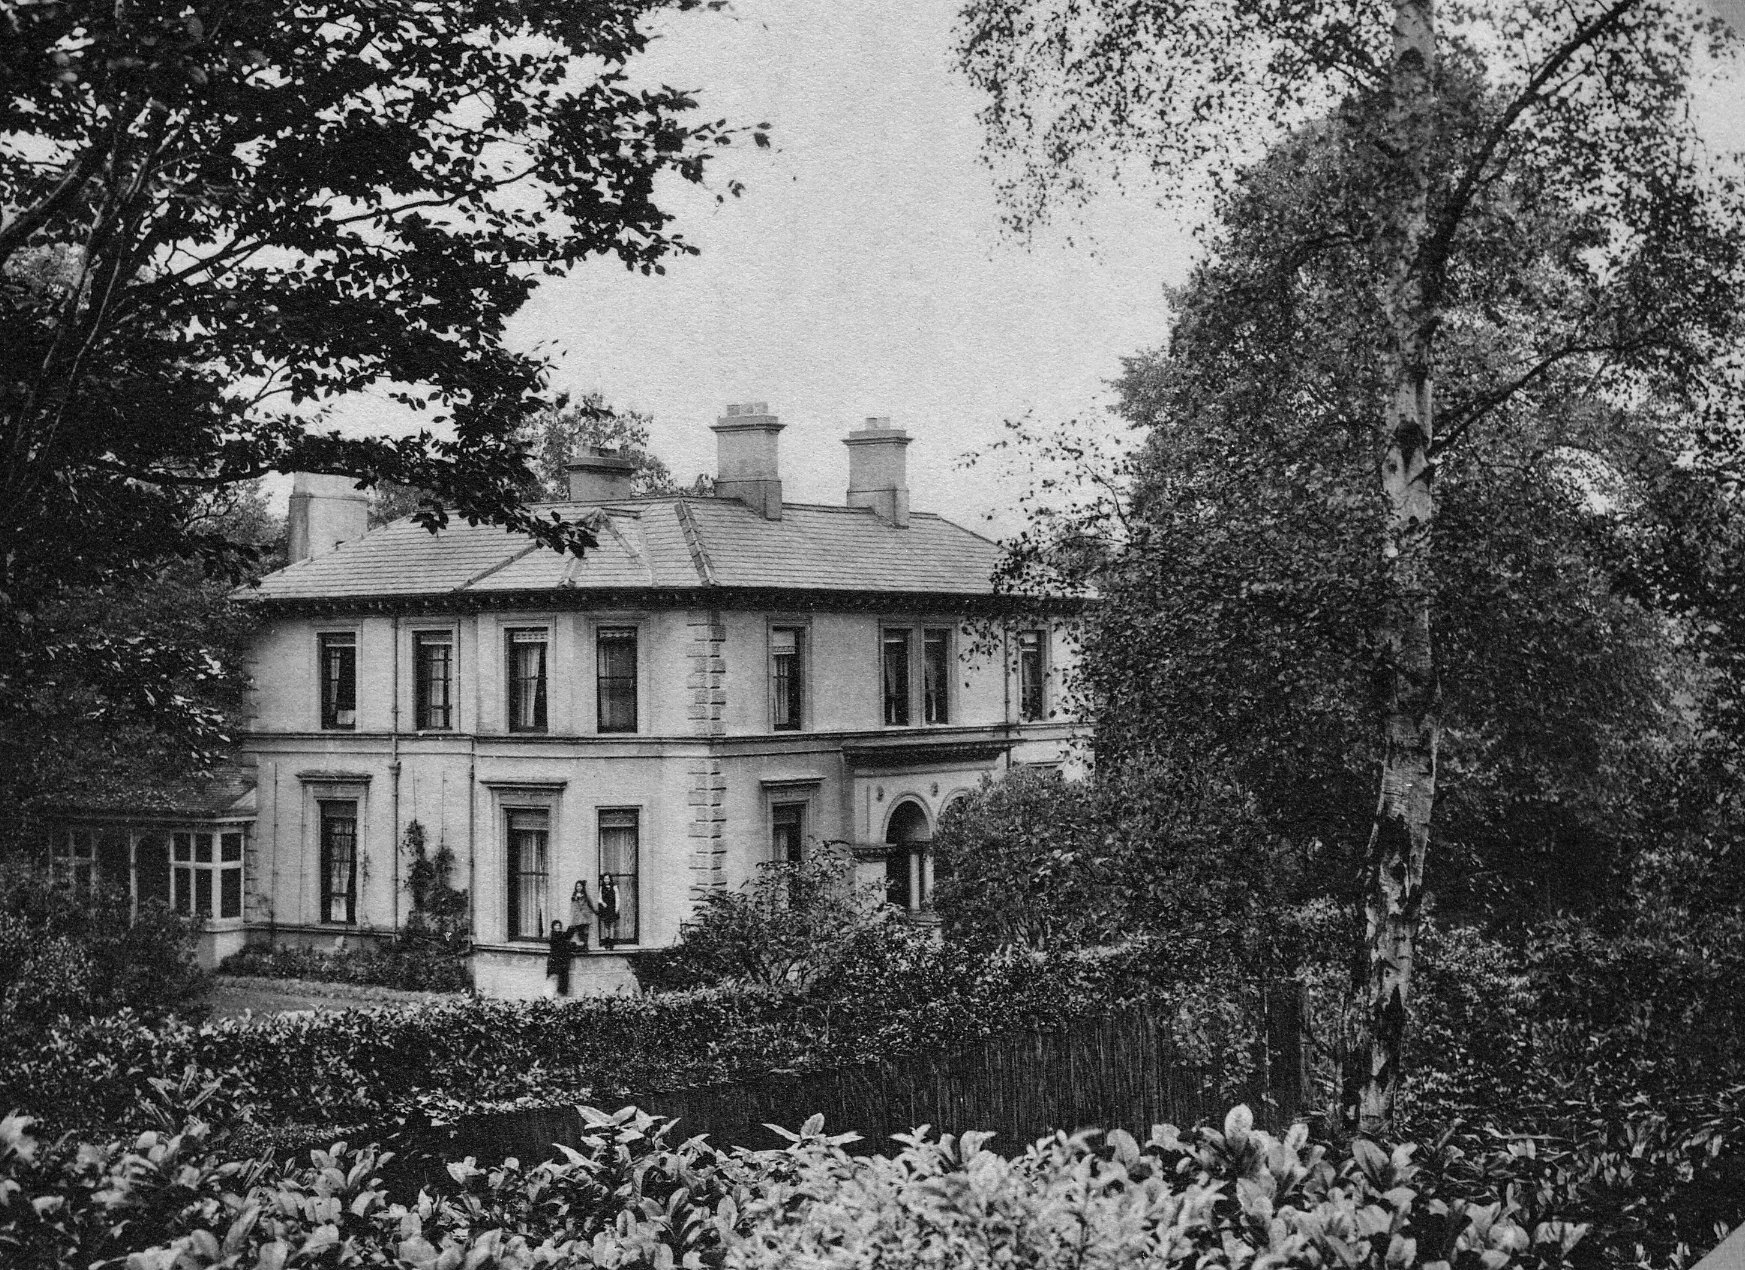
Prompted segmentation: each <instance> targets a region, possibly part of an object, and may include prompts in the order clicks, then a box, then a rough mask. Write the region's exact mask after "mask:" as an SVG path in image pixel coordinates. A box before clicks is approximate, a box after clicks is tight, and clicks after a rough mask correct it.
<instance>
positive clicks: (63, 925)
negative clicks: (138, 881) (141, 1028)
mask: <svg viewBox="0 0 1745 1270" xmlns="http://www.w3.org/2000/svg"><path fill="white" fill-rule="evenodd" d="M205 988H206V976H205V975H204V974H202V973H201V971H200V970H199V968H198V967H197V966H196V965H195V963H194V926H193V923H192V922H190V921H189V920H188V919H186V918H183V917H180V916H178V915H177V914H175V913H173V912H171V911H170V910H169V909H168V908H166V907H164V906H163V905H161V904H157V903H146V904H144V905H142V906H141V910H140V912H139V913H138V915H137V916H133V917H131V918H130V915H129V903H128V898H127V896H126V894H125V893H123V892H119V891H116V890H114V889H112V888H108V887H102V888H99V889H98V890H97V891H96V892H95V893H91V892H89V891H86V890H84V889H79V890H75V889H74V888H73V887H72V886H71V885H69V884H68V883H67V882H66V881H65V880H63V879H57V878H55V877H52V876H51V875H50V874H49V873H48V871H47V870H46V869H44V868H42V867H41V866H39V865H36V864H33V863H29V862H26V861H23V860H17V859H13V860H8V861H7V862H6V865H5V868H4V870H3V871H0V1049H14V1048H26V1047H29V1046H31V1045H34V1044H35V1043H37V1041H38V1040H39V1039H40V1038H41V1036H42V1034H43V1032H44V1031H45V1030H47V1029H49V1028H50V1027H51V1026H52V1025H53V1024H54V1023H55V1022H56V1020H64V1019H86V1018H97V1017H100V1016H102V1015H105V1014H109V1013H111V1012H114V1011H117V1010H123V1009H125V1010H130V1011H132V1012H134V1013H135V1014H137V1015H139V1016H141V1017H142V1018H145V1019H151V1020H155V1019H160V1018H162V1017H164V1016H166V1015H169V1014H172V1013H176V1014H183V1015H189V1014H198V1013H200V1012H201V1009H202V1007H201V1006H200V1005H199V998H200V996H201V994H202V993H203V992H204V991H205Z"/></svg>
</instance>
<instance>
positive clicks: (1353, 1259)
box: [0, 1107, 1583, 1270]
mask: <svg viewBox="0 0 1745 1270" xmlns="http://www.w3.org/2000/svg"><path fill="white" fill-rule="evenodd" d="M585 1110H586V1109H585ZM586 1115H587V1118H588V1120H589V1121H590V1123H591V1124H592V1125H593V1126H594V1128H595V1130H596V1132H594V1133H591V1134H589V1135H587V1136H586V1137H585V1139H584V1140H583V1142H582V1143H581V1146H580V1149H578V1150H572V1151H568V1152H566V1158H565V1159H563V1160H560V1161H555V1162H552V1163H546V1164H539V1165H535V1166H532V1167H522V1166H521V1165H519V1164H517V1163H515V1162H512V1161H511V1162H508V1163H506V1164H504V1165H503V1166H501V1167H498V1168H493V1169H480V1168H477V1167H475V1166H473V1165H472V1164H471V1163H470V1162H461V1163H455V1164H452V1165H451V1166H450V1167H449V1169H448V1171H447V1173H448V1176H447V1177H446V1178H445V1179H442V1182H441V1184H440V1185H438V1186H436V1187H435V1188H433V1189H430V1190H426V1191H424V1192H421V1193H420V1194H419V1195H418V1196H417V1197H416V1198H415V1199H412V1200H411V1201H410V1202H407V1203H396V1202H393V1201H392V1200H391V1199H390V1197H389V1195H388V1192H387V1189H386V1188H385V1186H384V1185H383V1183H382V1180H381V1176H380V1167H381V1166H382V1165H383V1164H384V1163H385V1162H386V1158H385V1157H384V1156H383V1155H381V1154H380V1153H379V1152H378V1151H377V1150H376V1149H375V1148H373V1147H365V1148H362V1149H352V1148H351V1147H349V1146H348V1145H347V1144H345V1143H343V1142H341V1143H336V1144H334V1145H332V1146H331V1148H329V1149H323V1150H317V1151H313V1152H311V1153H310V1154H309V1157H308V1162H307V1163H296V1162H279V1161H275V1160H273V1159H271V1158H263V1159H260V1160H257V1161H254V1162H251V1163H247V1164H240V1163H234V1162H228V1161H226V1160H224V1158H223V1155H222V1152H221V1151H220V1150H218V1149H217V1147H218V1146H219V1145H221V1144H217V1143H215V1142H214V1139H213V1138H212V1136H211V1133H210V1130H209V1129H208V1128H207V1127H206V1126H205V1125H204V1124H202V1123H200V1122H198V1121H193V1122H183V1123H174V1122H172V1123H169V1124H166V1125H165V1126H164V1127H161V1128H156V1129H152V1130H148V1131H147V1132H145V1133H142V1134H141V1135H139V1136H138V1137H137V1138H135V1139H134V1140H132V1141H131V1142H130V1143H125V1144H123V1143H108V1144H78V1143H73V1142H59V1143H52V1144H51V1143H47V1142H44V1141H41V1140H40V1139H38V1138H37V1137H36V1136H35V1135H34V1134H33V1132H32V1129H31V1126H30V1125H29V1124H28V1122H26V1121H23V1120H22V1119H20V1118H18V1117H8V1118H7V1119H6V1120H4V1121H0V1250H5V1251H6V1252H7V1253H8V1254H9V1259H10V1260H12V1261H16V1262H17V1263H18V1264H23V1265H91V1264H96V1263H107V1264H120V1263H121V1262H123V1261H124V1260H125V1263H126V1264H127V1265H129V1266H130V1267H135V1268H137V1270H160V1268H161V1270H170V1268H171V1267H176V1268H177V1270H182V1268H183V1267H187V1268H190V1270H192V1268H195V1267H204V1266H218V1265H226V1266H238V1265H240V1266H284V1265H288V1264H295V1265H301V1264H328V1265H410V1266H415V1267H449V1266H482V1265H492V1266H496V1267H500V1268H501V1270H531V1268H532V1267H534V1266H546V1267H549V1266H554V1265H597V1266H618V1267H626V1268H631V1267H634V1268H637V1270H653V1268H655V1267H676V1266H688V1267H696V1266H705V1265H707V1266H720V1265H727V1266H732V1267H737V1268H738V1270H753V1268H754V1267H761V1266H777V1265H780V1266H789V1265H808V1266H813V1267H818V1268H819V1270H823V1268H826V1267H851V1266H891V1265H920V1264H926V1265H938V1266H965V1267H968V1266H983V1265H997V1264H1007V1265H1023V1266H1033V1267H1038V1268H1043V1267H1063V1268H1064V1267H1075V1268H1081V1270H1090V1268H1092V1267H1111V1268H1112V1267H1116V1266H1119V1267H1126V1266H1131V1265H1150V1266H1174V1265H1182V1266H1189V1265H1191V1266H1193V1267H1196V1270H1197V1268H1199V1267H1207V1268H1212V1267H1230V1268H1233V1270H1234V1268H1240V1267H1248V1266H1272V1267H1277V1268H1280V1270H1282V1268H1284V1267H1304V1270H1308V1268H1310V1267H1314V1268H1316V1270H1319V1268H1320V1267H1326V1266H1337V1267H1349V1268H1352V1270H1357V1268H1363V1270H1415V1268H1416V1267H1420V1266H1422V1267H1425V1268H1426V1270H1429V1268H1430V1267H1439V1268H1443V1270H1514V1268H1515V1267H1521V1268H1522V1270H1555V1268H1556V1267H1561V1266H1565V1265H1569V1264H1570V1263H1571V1261H1572V1255H1571V1254H1572V1250H1578V1249H1580V1248H1581V1246H1582V1235H1583V1231H1582V1228H1581V1227H1580V1226H1578V1225H1573V1224H1571V1223H1569V1222H1567V1221H1564V1220H1561V1219H1559V1218H1557V1217H1555V1216H1552V1217H1544V1218H1540V1217H1538V1215H1537V1214H1533V1213H1530V1211H1529V1209H1528V1207H1527V1206H1526V1205H1525V1204H1524V1202H1523V1198H1522V1193H1523V1192H1524V1190H1525V1189H1526V1188H1525V1187H1523V1186H1521V1185H1520V1184H1519V1180H1518V1179H1517V1177H1516V1176H1515V1174H1514V1173H1512V1172H1511V1171H1510V1168H1509V1166H1508V1163H1507V1158H1508V1157H1502V1156H1499V1157H1497V1159H1496V1161H1495V1162H1496V1163H1497V1165H1498V1168H1497V1170H1496V1171H1495V1172H1494V1173H1492V1174H1491V1175H1489V1176H1488V1177H1487V1178H1486V1182H1487V1184H1488V1185H1489V1187H1490V1189H1488V1190H1483V1191H1480V1192H1479V1193H1477V1194H1468V1193H1467V1192H1466V1191H1465V1190H1464V1189H1463V1186H1464V1183H1465V1180H1466V1179H1463V1178H1458V1177H1456V1176H1455V1175H1453V1174H1451V1173H1448V1172H1442V1173H1438V1172H1436V1171H1433V1170H1430V1169H1421V1168H1419V1167H1418V1166H1417V1165H1416V1164H1415V1163H1414V1154H1415V1153H1414V1150H1413V1148H1412V1147H1410V1146H1402V1147H1399V1148H1397V1149H1395V1150H1393V1151H1392V1152H1387V1151H1384V1150H1382V1149H1381V1148H1379V1147H1376V1146H1373V1145H1371V1144H1369V1143H1367V1142H1359V1143H1358V1144H1356V1145H1355V1146H1354V1148H1353V1150H1352V1152H1351V1154H1350V1155H1348V1156H1337V1157H1335V1156H1332V1155H1330V1154H1329V1153H1328V1152H1327V1151H1326V1149H1325V1148H1323V1147H1319V1146H1313V1145H1311V1144H1310V1143H1309V1142H1308V1141H1307V1136H1306V1133H1305V1131H1304V1130H1303V1128H1302V1127H1301V1126H1297V1127H1296V1128H1294V1129H1292V1130H1291V1132H1290V1133H1289V1134H1288V1135H1286V1136H1285V1137H1284V1138H1283V1139H1282V1140H1281V1139H1277V1138H1273V1137H1271V1136H1270V1135H1268V1134H1266V1133H1263V1132H1259V1131H1256V1130H1254V1129H1253V1128H1252V1127H1251V1118H1250V1117H1249V1116H1248V1113H1247V1109H1246V1108H1242V1107H1238V1108H1236V1109H1235V1110H1234V1111H1232V1112H1231V1113H1230V1115H1229V1116H1228V1117H1227V1118H1226V1119H1225V1122H1224V1128H1223V1130H1222V1131H1221V1132H1220V1131H1217V1130H1211V1129H1207V1130H1202V1131H1201V1132H1200V1133H1198V1134H1196V1135H1191V1136H1184V1135H1182V1134H1181V1133H1179V1132H1178V1131H1177V1130H1175V1129H1173V1128H1171V1127H1170V1126H1167V1125H1166V1126H1160V1127H1159V1128H1157V1129H1155V1130H1154V1131H1153V1132H1152V1134H1151V1136H1150V1139H1149V1140H1148V1141H1147V1142H1145V1143H1144V1144H1140V1143H1138V1142H1136V1141H1135V1140H1134V1139H1133V1138H1132V1137H1131V1136H1129V1135H1127V1134H1125V1133H1120V1132H1114V1133H1110V1134H1108V1135H1107V1136H1106V1137H1102V1136H1100V1135H1092V1134H1084V1133H1081V1134H1075V1135H1072V1136H1070V1137H1069V1136H1066V1135H1056V1136H1054V1137H1051V1138H1045V1139H1042V1140H1041V1141H1039V1142H1037V1143H1035V1144H1034V1145H1033V1146H1031V1147H1030V1148H1029V1149H1028V1150H1027V1151H1026V1152H1024V1153H1023V1154H1022V1155H1021V1156H1019V1157H1018V1158H1016V1159H1014V1160H1010V1161H1008V1160H1004V1159H1002V1158H1000V1157H999V1156H997V1155H994V1154H992V1153H991V1152H988V1151H985V1150H983V1149H982V1141H983V1138H982V1135H978V1134H965V1135H963V1136H962V1137H961V1138H959V1139H956V1140H953V1139H949V1138H947V1139H943V1140H940V1141H931V1140H929V1139H928V1138H927V1137H926V1136H925V1134H924V1133H916V1134H914V1135H910V1136H908V1137H906V1138H904V1139H902V1140H901V1142H902V1149H901V1150H900V1151H899V1152H897V1153H896V1154H895V1155H894V1156H892V1157H891V1158H888V1159H887V1158H882V1157H875V1158H873V1159H871V1160H864V1159H852V1158H850V1157H849V1156H847V1155H846V1154H844V1152H843V1150H842V1146H843V1145H844V1143H845V1142H846V1141H848V1140H849V1139H851V1138H852V1136H853V1135H839V1136H836V1137H830V1136H827V1135H825V1134H824V1133H823V1132H822V1125H821V1124H820V1123H818V1122H817V1121H816V1120H813V1121H812V1122H809V1123H808V1124H806V1125H805V1126H803V1127H802V1128H801V1130H800V1131H799V1132H797V1133H792V1134H789V1135H787V1136H788V1137H789V1138H790V1139H791V1142H792V1145H791V1146H790V1147H789V1148H788V1149H787V1150H785V1151H770V1152H756V1153H752V1152H742V1151H735V1152H731V1153H723V1152H719V1151H716V1150H715V1149H714V1148H712V1147H711V1146H710V1145H709V1144H708V1143H707V1142H706V1141H703V1140H701V1139H690V1140H687V1141H683V1142H679V1143H676V1144H675V1143H673V1142H672V1141H671V1137H672V1128H673V1124H672V1122H662V1121H657V1120H655V1119H653V1118H651V1117H649V1116H647V1115H645V1114H643V1113H641V1112H639V1111H637V1110H636V1109H634V1108H629V1107H627V1108H625V1109H623V1110H621V1111H619V1112H617V1113H615V1114H610V1115H609V1114H606V1113H603V1112H597V1111H592V1110H586ZM1515 1158H1519V1157H1515Z"/></svg>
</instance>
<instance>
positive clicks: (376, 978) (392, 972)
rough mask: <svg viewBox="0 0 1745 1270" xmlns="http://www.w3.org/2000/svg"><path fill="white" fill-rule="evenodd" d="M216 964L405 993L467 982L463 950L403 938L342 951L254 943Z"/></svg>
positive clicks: (451, 988)
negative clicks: (443, 947)
mask: <svg viewBox="0 0 1745 1270" xmlns="http://www.w3.org/2000/svg"><path fill="white" fill-rule="evenodd" d="M218 969H219V971H220V972H221V973H224V974H232V975H261V976H263V977H265V978H269V979H314V980H317V981H319V982H322V983H358V984H372V985H374V986H376V987H382V988H401V989H404V990H406V991H409V992H465V991H466V990H467V989H469V988H470V987H472V974H471V972H470V971H469V970H468V968H467V962H466V958H465V956H464V955H456V954H451V953H448V952H446V951H444V950H443V949H441V948H440V947H437V948H432V947H431V946H430V944H428V943H424V942H415V941H413V940H410V939H404V938H402V939H393V940H385V941H383V942H382V943H380V944H370V945H366V946H364V947H362V948H354V949H347V950H345V951H343V952H323V951H321V950H320V949H317V948H295V947H292V946H290V945H287V944H279V945H277V946H272V947H268V946H264V945H258V944H257V945H254V946H252V947H248V948H244V949H242V950H241V951H239V952H234V953H232V954H231V955H230V956H228V957H226V958H225V959H224V960H223V961H222V962H221V963H220V964H219V967H218Z"/></svg>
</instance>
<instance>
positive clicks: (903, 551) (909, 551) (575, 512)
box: [242, 496, 1000, 603]
mask: <svg viewBox="0 0 1745 1270" xmlns="http://www.w3.org/2000/svg"><path fill="white" fill-rule="evenodd" d="M553 509H555V510H557V511H559V512H561V513H564V514H565V515H566V516H568V517H571V518H587V517H590V516H592V517H594V518H595V520H596V524H595V526H594V532H595V535H596V536H597V537H598V538H599V540H600V545H599V546H598V547H595V548H593V549H591V550H590V551H589V552H588V553H587V555H586V556H585V557H584V558H582V559H580V560H577V559H574V558H572V557H565V556H560V555H558V554H557V553H556V552H554V551H551V550H549V549H546V548H543V547H540V546H538V545H537V544H535V543H534V542H533V541H532V540H531V539H529V538H527V537H526V536H524V535H520V534H511V533H509V532H508V531H506V530H504V529H501V528H499V527H497V526H491V525H471V526H469V525H465V524H455V525H451V526H449V527H448V528H447V529H444V530H443V531H441V532H440V533H437V534H431V533H429V532H427V531H425V530H424V529H422V528H420V527H419V526H417V525H415V524H413V523H412V522H411V521H410V520H400V521H395V522H394V523H393V524H390V525H386V526H383V527H382V528H380V529H376V530H373V531H371V532H370V533H368V534H365V535H364V536H363V537H362V538H359V539H357V540H355V541H353V542H348V543H343V544H341V545H340V546H339V547H336V548H335V549H334V550H332V551H329V552H326V553H324V554H322V555H319V556H316V557H314V558H313V559H309V560H303V561H299V562H298V563H296V564H293V565H290V566H289V567H287V568H284V569H280V570H278V571H277V572H276V573H270V574H268V575H267V576H266V577H265V578H263V579H262V580H261V583H260V585H259V586H258V587H257V588H254V589H252V590H250V591H248V592H244V593H242V594H243V597H244V598H248V599H254V600H262V601H267V602H269V603H272V602H296V601H321V600H347V599H357V600H362V599H374V598H389V597H396V596H400V597H411V596H441V595H457V594H458V595H462V596H471V597H487V596H489V595H491V594H498V593H503V594H506V593H510V592H515V593H526V592H529V591H546V590H560V589H571V588H577V589H601V590H607V589H610V590H614V591H618V590H625V589H631V590H635V589H643V588H648V589H687V590H688V589H691V588H699V587H723V588H748V589H757V590H762V589H784V590H788V589H798V590H808V591H842V592H885V593H891V592H896V593H903V592H908V593H920V594H934V595H966V596H967V595H989V594H991V593H992V592H993V584H992V581H991V578H992V573H993V569H994V565H995V563H996V562H997V561H998V559H999V554H1000V549H999V547H998V545H997V544H995V543H994V542H993V541H991V540H990V539H987V538H984V537H982V536H981V535H980V534H977V533H973V532H971V531H970V530H968V529H965V528H963V527H962V526H960V525H956V524H953V523H952V522H951V521H949V520H946V519H944V518H943V517H941V516H935V515H932V514H930V513H927V512H915V513H913V514H912V515H911V516H910V519H909V524H908V526H907V528H901V529H899V528H897V527H896V526H894V525H891V524H889V523H887V522H885V521H883V520H880V519H879V517H878V516H877V515H875V514H874V513H873V512H872V510H871V509H869V508H858V507H824V506H814V505H809V504H795V503H788V504H785V505H784V506H783V508H782V519H780V520H765V519H764V518H763V517H762V516H760V515H758V514H757V513H756V512H754V511H752V510H751V508H749V507H747V506H746V505H745V504H743V503H741V502H739V501H738V500H736V499H727V498H703V497H695V496H679V497H658V498H642V499H632V500H627V501H625V502H621V503H611V504H606V505H604V506H600V507H597V508H596V507H592V506H588V505H584V504H577V503H568V504H565V503H555V504H546V505H542V506H541V507H539V508H537V509H536V510H539V511H546V510H553Z"/></svg>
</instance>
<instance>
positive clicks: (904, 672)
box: [882, 626, 952, 727]
mask: <svg viewBox="0 0 1745 1270" xmlns="http://www.w3.org/2000/svg"><path fill="white" fill-rule="evenodd" d="M917 636H919V639H917ZM883 648H884V654H883V675H882V678H883V688H884V698H885V723H886V724H887V725H889V726H891V727H908V726H909V724H910V722H911V721H912V720H913V719H915V718H916V716H917V715H919V717H920V720H921V722H922V723H949V722H950V721H951V667H952V656H951V628H950V627H945V626H929V627H924V628H922V629H921V630H919V631H915V630H910V629H905V628H902V627H886V628H885V631H884V636H883ZM917 658H918V659H919V663H920V664H919V665H918V666H917V665H916V664H915V663H916V660H917ZM917 687H918V688H919V689H920V691H919V693H918V694H917V693H916V691H915V689H916V688H917ZM917 697H918V698H919V699H917Z"/></svg>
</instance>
